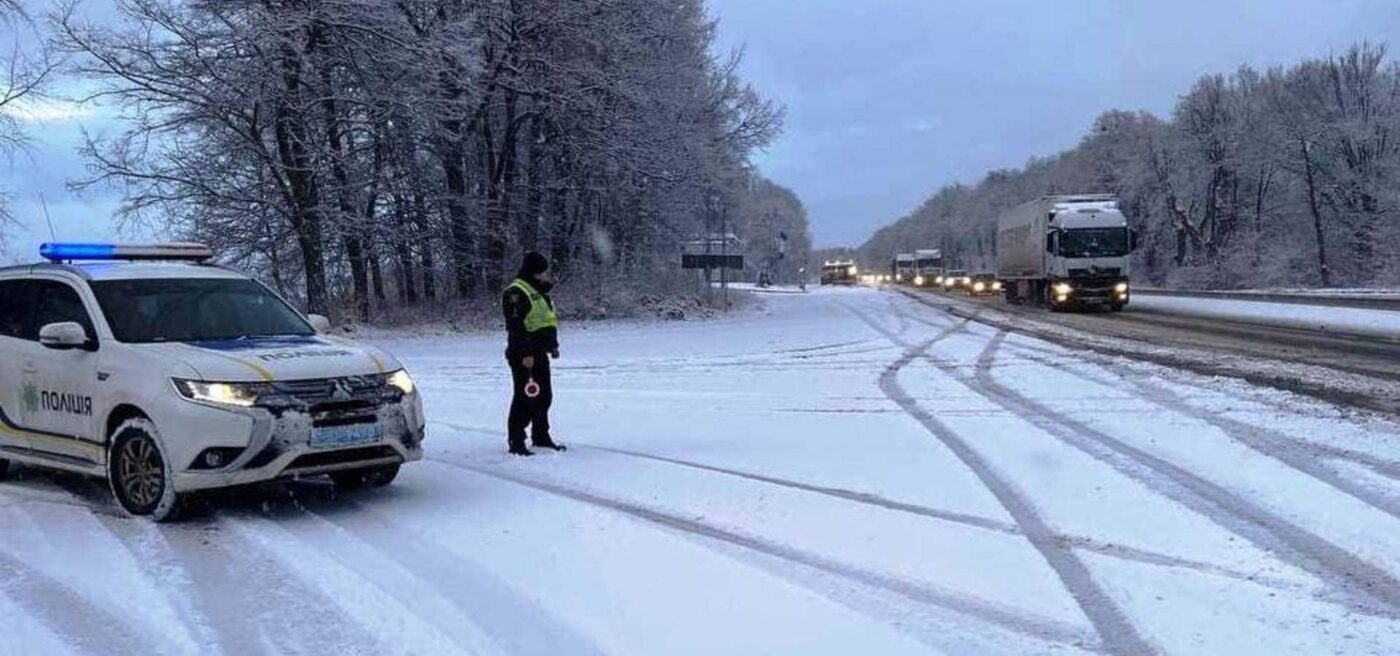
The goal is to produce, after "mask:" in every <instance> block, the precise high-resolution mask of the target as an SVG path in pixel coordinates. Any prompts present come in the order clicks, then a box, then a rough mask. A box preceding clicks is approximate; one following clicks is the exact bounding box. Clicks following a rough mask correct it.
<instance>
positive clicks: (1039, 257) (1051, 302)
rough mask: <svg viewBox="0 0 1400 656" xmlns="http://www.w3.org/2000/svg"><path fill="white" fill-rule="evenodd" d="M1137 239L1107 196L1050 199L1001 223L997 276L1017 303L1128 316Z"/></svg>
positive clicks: (1009, 215) (1015, 212) (1005, 215)
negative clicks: (1102, 310)
mask: <svg viewBox="0 0 1400 656" xmlns="http://www.w3.org/2000/svg"><path fill="white" fill-rule="evenodd" d="M1136 248H1137V233H1135V232H1134V231H1133V230H1132V229H1130V228H1129V227H1128V220H1127V218H1126V217H1124V216H1123V212H1122V211H1121V210H1120V209H1119V207H1118V199H1117V198H1116V197H1114V196H1109V195H1102V194H1085V195H1066V196H1045V197H1043V198H1039V199H1036V200H1033V201H1030V202H1028V203H1023V204H1021V205H1018V206H1016V207H1013V208H1011V209H1009V210H1006V211H1005V212H1003V213H1002V214H1001V216H1000V218H999V219H998V221H997V278H999V279H1000V280H1001V281H1002V282H1003V284H1004V289H1005V292H1006V300H1007V301H1008V302H1011V303H1040V304H1044V305H1047V306H1049V307H1050V308H1052V309H1056V310H1059V309H1067V308H1076V307H1106V308H1109V309H1111V310H1122V309H1123V307H1124V306H1125V305H1127V304H1128V299H1129V284H1128V280H1129V263H1128V261H1129V259H1130V256H1131V254H1132V252H1133V250H1135V249H1136Z"/></svg>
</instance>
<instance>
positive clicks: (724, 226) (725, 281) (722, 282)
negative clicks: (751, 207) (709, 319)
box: [719, 201, 729, 310]
mask: <svg viewBox="0 0 1400 656" xmlns="http://www.w3.org/2000/svg"><path fill="white" fill-rule="evenodd" d="M719 238H720V240H721V241H720V246H719V253H720V260H721V263H722V265H721V266H720V269H719V287H720V289H722V290H724V309H725V310H728V309H729V208H728V207H726V206H725V205H723V203H722V201H721V204H720V206H719Z"/></svg>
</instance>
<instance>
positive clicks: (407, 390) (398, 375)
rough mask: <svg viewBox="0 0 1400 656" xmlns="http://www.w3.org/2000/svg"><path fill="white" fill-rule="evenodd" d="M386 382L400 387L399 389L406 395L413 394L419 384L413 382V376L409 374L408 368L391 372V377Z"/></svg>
mask: <svg viewBox="0 0 1400 656" xmlns="http://www.w3.org/2000/svg"><path fill="white" fill-rule="evenodd" d="M384 382H386V383H388V384H390V385H393V386H394V387H397V388H399V391H400V392H403V393H404V396H408V395H410V394H413V390H415V389H418V388H417V386H416V385H414V384H413V377H412V376H410V375H408V370H407V369H400V370H398V371H395V372H394V373H392V374H389V377H388V378H386V379H385V380H384Z"/></svg>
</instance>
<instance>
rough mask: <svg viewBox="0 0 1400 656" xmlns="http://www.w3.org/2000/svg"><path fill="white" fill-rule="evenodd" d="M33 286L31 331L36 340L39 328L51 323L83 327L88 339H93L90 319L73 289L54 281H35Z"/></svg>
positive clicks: (81, 300)
mask: <svg viewBox="0 0 1400 656" xmlns="http://www.w3.org/2000/svg"><path fill="white" fill-rule="evenodd" d="M33 284H34V326H33V328H32V330H33V331H34V333H35V335H36V336H35V337H33V338H31V339H37V335H38V331H39V329H40V328H43V327H44V326H47V325H49V324H51V323H63V322H66V321H72V322H75V323H77V324H78V325H80V326H82V327H83V330H86V331H87V334H88V338H89V339H91V338H95V337H96V335H95V334H94V333H93V330H92V319H91V318H89V317H88V313H87V308H86V307H83V299H82V297H81V296H79V295H78V290H76V289H73V288H72V287H71V286H69V285H68V284H66V283H62V282H58V281H56V280H35V281H34V282H33Z"/></svg>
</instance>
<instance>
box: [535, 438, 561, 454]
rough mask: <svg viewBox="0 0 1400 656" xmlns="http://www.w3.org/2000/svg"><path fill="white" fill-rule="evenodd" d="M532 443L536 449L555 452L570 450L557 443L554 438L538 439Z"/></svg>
mask: <svg viewBox="0 0 1400 656" xmlns="http://www.w3.org/2000/svg"><path fill="white" fill-rule="evenodd" d="M530 443H531V444H533V445H534V447H535V448H536V449H554V450H555V451H568V450H569V447H567V446H564V445H563V444H559V443H557V442H555V441H554V438H551V437H546V438H544V439H541V438H538V437H536V438H533V439H531V440H530Z"/></svg>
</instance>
